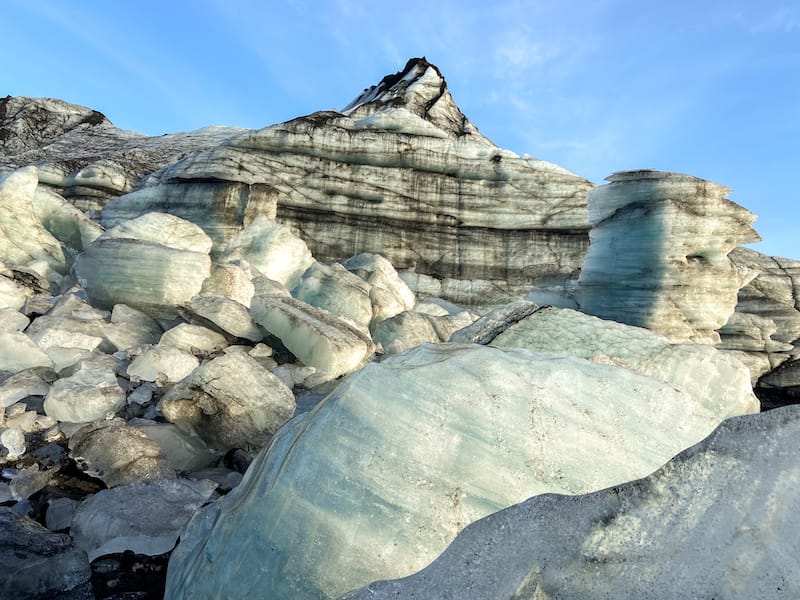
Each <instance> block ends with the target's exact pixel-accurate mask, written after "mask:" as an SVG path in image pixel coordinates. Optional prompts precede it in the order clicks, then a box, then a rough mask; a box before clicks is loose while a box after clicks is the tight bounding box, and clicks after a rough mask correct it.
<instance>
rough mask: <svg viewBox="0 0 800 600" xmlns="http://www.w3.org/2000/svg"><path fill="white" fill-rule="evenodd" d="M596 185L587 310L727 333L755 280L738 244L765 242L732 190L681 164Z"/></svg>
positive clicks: (666, 328)
mask: <svg viewBox="0 0 800 600" xmlns="http://www.w3.org/2000/svg"><path fill="white" fill-rule="evenodd" d="M606 180H607V181H608V182H609V184H608V185H604V186H601V187H599V188H596V189H594V190H592V191H591V192H590V193H589V195H588V197H587V202H588V206H589V221H590V222H591V224H592V230H591V232H590V234H589V235H590V239H591V245H590V247H589V251H588V253H587V254H586V259H585V260H584V262H583V267H582V269H581V274H580V279H579V287H578V290H577V292H576V294H577V300H578V304H579V305H580V307H581V310H582V311H584V312H587V313H589V314H593V315H596V316H598V317H602V318H604V319H610V320H614V321H619V322H621V323H627V324H629V325H636V326H638V327H645V328H647V329H651V330H653V331H657V332H659V333H662V334H664V335H666V336H667V337H668V338H670V339H672V340H674V341H682V340H692V341H696V342H703V343H712V344H713V343H717V342H719V335H718V334H717V332H716V331H717V330H718V329H719V328H720V327H722V326H723V325H725V323H726V322H727V320H728V318H729V317H730V316H731V315H732V314H733V311H734V307H735V306H736V297H737V292H738V291H739V288H740V287H741V286H742V285H743V284H744V283H745V282H744V281H743V280H742V278H741V276H740V274H739V273H738V271H737V269H736V267H735V266H734V264H733V263H732V262H731V260H730V259H729V258H728V253H729V252H730V251H731V250H733V249H734V248H735V247H736V246H738V245H740V244H745V243H748V242H755V241H759V240H760V238H759V237H758V234H757V233H756V232H755V231H754V230H753V228H752V227H751V226H750V223H752V222H753V221H754V220H755V216H754V215H753V214H752V213H750V212H748V211H747V210H745V209H744V208H742V207H741V206H739V205H737V204H735V203H733V202H731V201H730V200H727V199H726V198H725V196H726V195H727V194H728V192H730V190H729V189H728V188H726V187H723V186H721V185H717V184H715V183H711V182H710V181H705V180H703V179H698V178H697V177H692V176H690V175H682V174H679V173H665V172H661V171H624V172H621V173H615V174H614V175H611V176H610V177H608V178H607V179H606Z"/></svg>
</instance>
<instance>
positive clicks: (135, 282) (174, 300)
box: [75, 213, 211, 319]
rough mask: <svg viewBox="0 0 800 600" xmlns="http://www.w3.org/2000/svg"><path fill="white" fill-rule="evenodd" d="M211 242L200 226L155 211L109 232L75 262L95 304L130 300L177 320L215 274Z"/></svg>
mask: <svg viewBox="0 0 800 600" xmlns="http://www.w3.org/2000/svg"><path fill="white" fill-rule="evenodd" d="M210 248H211V240H210V238H209V237H208V236H206V235H205V233H203V231H202V229H200V228H199V227H197V226H196V225H194V224H192V223H189V222H188V221H183V220H182V219H179V218H177V217H173V216H171V215H165V214H161V213H149V214H147V215H144V216H142V217H139V218H138V219H134V220H133V221H126V222H125V223H123V224H121V225H119V226H117V227H115V228H114V229H110V230H108V231H106V232H105V233H104V234H103V235H101V236H100V237H99V238H98V239H97V240H96V241H95V242H94V243H93V244H92V245H91V246H90V247H89V249H88V250H86V251H85V252H83V253H82V254H80V255H79V256H78V258H77V259H76V261H75V274H76V275H77V277H78V281H79V282H80V283H81V285H82V286H83V288H84V289H85V290H86V293H87V294H88V295H89V298H90V299H91V300H92V303H93V304H97V305H98V306H101V307H104V308H111V307H113V305H115V304H127V305H129V306H131V307H133V308H137V309H139V310H141V311H143V312H145V313H147V314H148V315H150V316H152V317H159V318H168V319H169V318H174V317H175V316H176V315H177V307H178V306H181V305H183V304H186V303H188V302H189V300H190V299H191V298H192V297H193V296H196V295H197V294H198V293H199V292H200V289H201V287H202V285H203V281H204V280H205V279H206V278H207V277H208V276H209V274H210V272H211V259H210V258H209V256H208V251H209V250H210Z"/></svg>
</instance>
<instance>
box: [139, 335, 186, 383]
mask: <svg viewBox="0 0 800 600" xmlns="http://www.w3.org/2000/svg"><path fill="white" fill-rule="evenodd" d="M199 365H200V361H199V360H197V358H196V357H195V356H193V355H192V354H189V353H188V352H184V351H183V350H180V349H178V348H176V347H174V346H170V345H166V344H165V345H162V344H158V345H156V346H152V347H149V348H145V349H144V351H143V352H142V353H141V354H140V355H139V356H137V357H136V358H135V359H134V360H133V362H132V363H131V364H130V365H129V366H128V375H130V376H131V377H137V378H139V379H140V380H142V381H155V382H158V383H160V384H162V385H164V384H167V383H173V382H175V381H180V380H181V379H183V378H184V377H186V376H187V375H188V374H189V373H191V372H192V371H194V369H195V368H197V367H198V366H199Z"/></svg>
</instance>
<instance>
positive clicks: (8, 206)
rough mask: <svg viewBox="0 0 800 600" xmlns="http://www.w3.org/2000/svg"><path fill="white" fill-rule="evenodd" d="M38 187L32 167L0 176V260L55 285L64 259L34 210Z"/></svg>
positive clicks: (54, 240)
mask: <svg viewBox="0 0 800 600" xmlns="http://www.w3.org/2000/svg"><path fill="white" fill-rule="evenodd" d="M37 185H38V178H37V171H36V168H35V167H26V168H24V169H19V170H17V171H13V172H11V173H8V174H6V175H4V176H2V177H0V260H2V262H3V263H4V264H5V265H6V266H8V267H18V268H19V267H23V268H29V269H32V270H34V271H36V272H37V273H38V274H39V275H41V276H42V277H44V278H45V279H47V280H49V281H50V283H51V284H54V285H56V284H57V283H58V282H59V281H60V276H61V274H63V273H64V270H65V268H66V262H65V260H66V259H65V256H64V251H63V250H62V249H61V245H60V244H59V242H58V240H57V239H56V238H54V237H53V236H52V234H51V233H50V232H49V231H47V229H45V228H44V226H42V223H41V221H40V220H39V218H38V217H37V216H36V213H35V211H34V209H33V198H34V195H35V193H36V186H37Z"/></svg>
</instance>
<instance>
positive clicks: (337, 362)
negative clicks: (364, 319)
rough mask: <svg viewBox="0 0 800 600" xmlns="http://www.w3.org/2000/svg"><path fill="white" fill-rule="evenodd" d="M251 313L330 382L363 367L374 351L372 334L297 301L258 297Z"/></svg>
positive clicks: (279, 297)
mask: <svg viewBox="0 0 800 600" xmlns="http://www.w3.org/2000/svg"><path fill="white" fill-rule="evenodd" d="M250 312H251V314H252V315H253V318H254V319H255V321H256V323H258V324H259V325H261V326H262V327H263V328H264V329H266V330H267V331H269V332H270V333H272V334H273V335H275V336H277V337H278V338H280V340H281V341H282V342H283V344H284V345H285V346H286V347H287V348H288V349H289V350H290V351H291V352H292V353H293V354H294V355H295V356H296V357H297V358H299V359H300V360H301V361H303V363H305V364H306V365H307V366H309V367H314V368H316V369H317V370H319V371H324V372H326V373H328V374H329V375H330V377H331V379H335V378H336V377H339V376H340V375H344V374H345V373H350V372H352V371H354V370H356V369H357V368H359V367H360V366H362V365H363V364H364V363H365V362H366V361H367V359H368V358H369V357H370V356H371V355H372V352H373V350H374V346H373V344H372V339H371V338H370V337H369V334H368V333H367V332H365V331H364V330H362V329H361V328H359V327H357V326H356V325H355V324H353V323H352V322H350V321H347V320H345V319H343V318H340V317H337V316H335V315H332V314H331V313H329V312H326V311H324V310H321V309H319V308H316V307H313V306H310V305H308V304H306V303H304V302H301V301H300V300H296V299H294V298H284V297H281V296H255V297H253V301H252V303H251V305H250Z"/></svg>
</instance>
